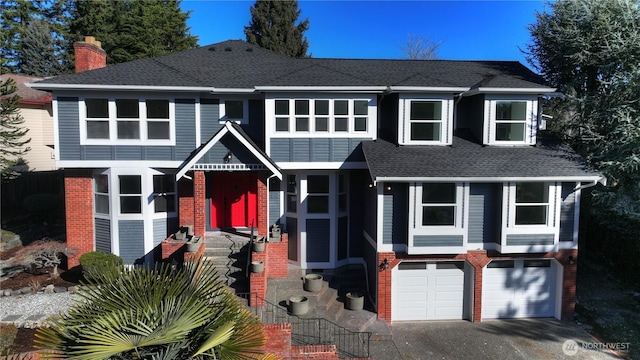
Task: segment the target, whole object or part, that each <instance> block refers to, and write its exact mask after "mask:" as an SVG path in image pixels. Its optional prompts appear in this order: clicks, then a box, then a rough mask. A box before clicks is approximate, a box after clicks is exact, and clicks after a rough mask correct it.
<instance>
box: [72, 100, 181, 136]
mask: <svg viewBox="0 0 640 360" xmlns="http://www.w3.org/2000/svg"><path fill="white" fill-rule="evenodd" d="M81 103H83V104H84V106H83V107H82V106H81V116H83V117H84V121H83V123H82V124H83V126H81V131H82V132H83V134H84V136H83V140H82V143H83V144H85V143H88V144H111V143H112V142H114V141H119V140H121V141H123V142H124V143H127V144H129V143H132V142H136V143H142V142H144V143H145V144H146V145H148V144H154V143H156V144H158V143H161V144H163V145H164V144H168V143H169V142H170V141H172V127H173V125H172V121H171V119H172V118H173V102H172V101H170V100H168V99H146V100H140V99H126V98H118V99H106V98H86V99H84V100H83V101H82V102H81Z"/></svg>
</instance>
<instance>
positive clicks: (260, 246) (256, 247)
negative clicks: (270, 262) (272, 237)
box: [253, 241, 266, 252]
mask: <svg viewBox="0 0 640 360" xmlns="http://www.w3.org/2000/svg"><path fill="white" fill-rule="evenodd" d="M265 247H266V243H265V242H264V241H256V242H254V243H253V251H255V252H264V249H265Z"/></svg>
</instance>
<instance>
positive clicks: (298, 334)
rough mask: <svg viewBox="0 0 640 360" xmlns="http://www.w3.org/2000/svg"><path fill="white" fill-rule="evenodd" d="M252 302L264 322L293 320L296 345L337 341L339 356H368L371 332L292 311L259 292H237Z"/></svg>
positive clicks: (275, 322) (254, 311) (292, 342)
mask: <svg viewBox="0 0 640 360" xmlns="http://www.w3.org/2000/svg"><path fill="white" fill-rule="evenodd" d="M236 295H238V296H239V297H241V298H243V299H244V300H246V301H247V302H248V303H250V304H256V303H258V302H262V303H264V306H249V307H248V308H249V309H250V310H251V311H252V312H253V313H254V314H255V315H257V316H258V317H259V318H260V320H261V321H262V323H263V324H286V323H288V324H290V325H291V344H292V345H335V346H336V350H337V355H338V357H339V358H341V359H342V358H368V357H369V342H370V341H371V332H355V331H351V330H348V329H345V328H344V327H342V326H340V325H338V324H336V323H333V322H331V321H329V320H327V319H324V318H303V317H299V316H296V315H291V314H290V313H289V312H288V311H287V310H286V309H285V308H284V307H282V306H279V305H276V304H272V303H270V302H268V301H266V300H264V299H262V298H260V297H259V296H257V294H236Z"/></svg>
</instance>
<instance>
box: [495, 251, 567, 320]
mask: <svg viewBox="0 0 640 360" xmlns="http://www.w3.org/2000/svg"><path fill="white" fill-rule="evenodd" d="M556 271H557V270H556V266H555V264H553V263H552V262H551V260H494V261H492V262H490V263H489V264H488V265H487V267H486V268H485V269H484V273H483V286H482V318H485V319H496V318H523V317H553V316H554V315H555V304H556V291H555V287H556Z"/></svg>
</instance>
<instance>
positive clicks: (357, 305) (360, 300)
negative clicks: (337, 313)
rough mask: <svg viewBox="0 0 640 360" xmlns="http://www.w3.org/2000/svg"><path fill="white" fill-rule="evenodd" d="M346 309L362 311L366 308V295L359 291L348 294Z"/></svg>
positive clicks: (345, 303)
mask: <svg viewBox="0 0 640 360" xmlns="http://www.w3.org/2000/svg"><path fill="white" fill-rule="evenodd" d="M344 307H345V308H346V309H348V310H362V309H363V308H364V294H363V293H361V292H358V291H352V292H348V293H347V295H346V297H345V302H344Z"/></svg>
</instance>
